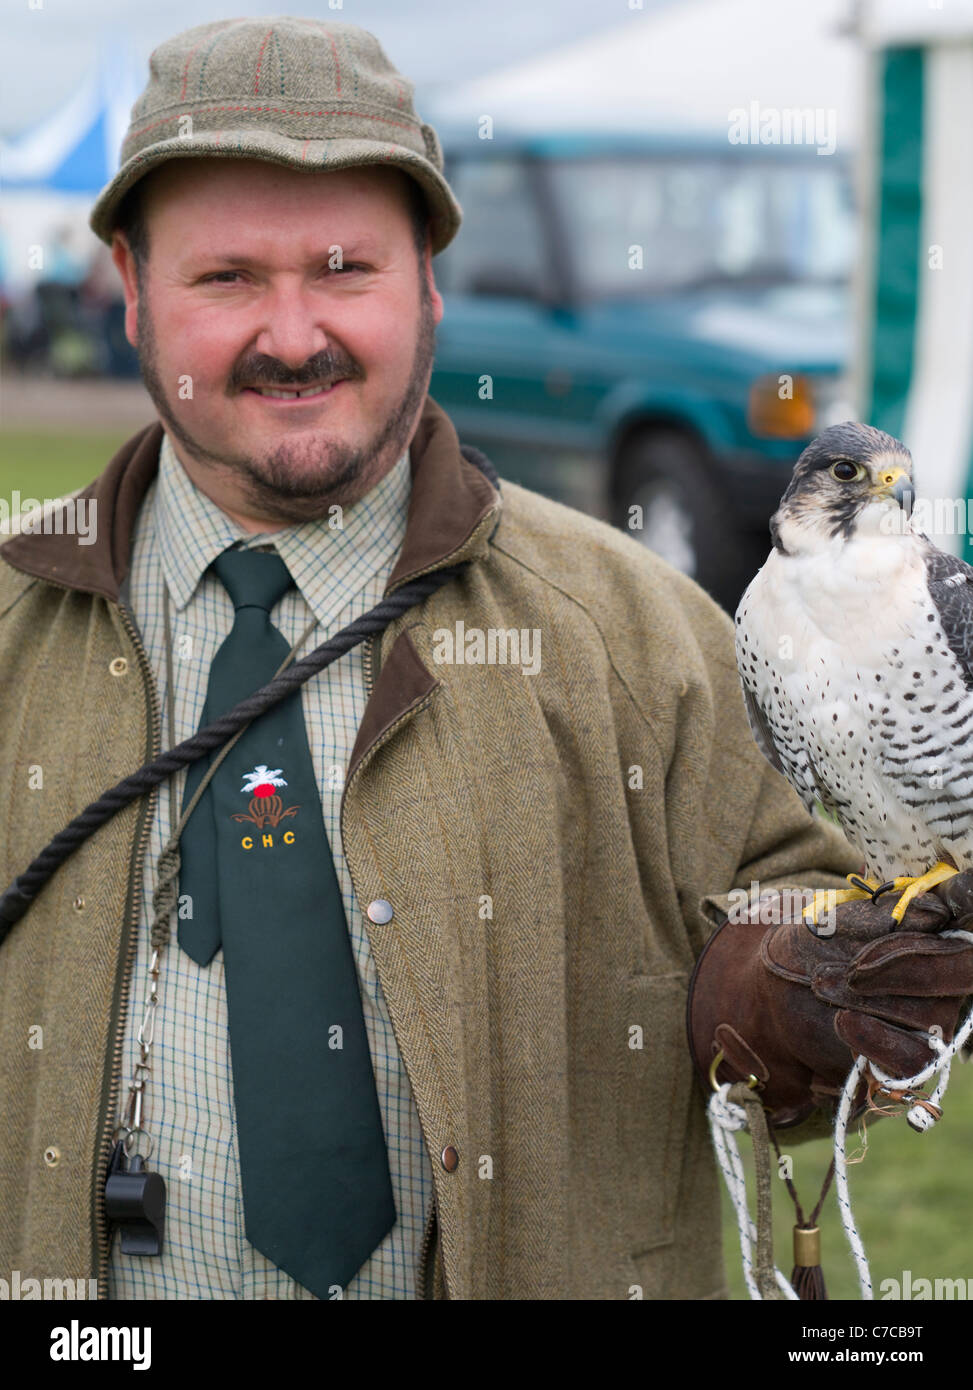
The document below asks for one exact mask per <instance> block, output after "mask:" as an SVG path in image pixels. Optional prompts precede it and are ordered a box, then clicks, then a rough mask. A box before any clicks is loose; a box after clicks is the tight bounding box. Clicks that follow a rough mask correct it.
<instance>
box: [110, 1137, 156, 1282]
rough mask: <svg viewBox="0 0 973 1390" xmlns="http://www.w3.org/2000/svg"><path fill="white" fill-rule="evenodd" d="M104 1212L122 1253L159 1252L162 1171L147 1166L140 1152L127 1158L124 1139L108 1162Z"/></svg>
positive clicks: (119, 1142) (147, 1253)
mask: <svg viewBox="0 0 973 1390" xmlns="http://www.w3.org/2000/svg"><path fill="white" fill-rule="evenodd" d="M105 1215H106V1216H107V1217H108V1219H109V1221H112V1222H115V1223H116V1224H117V1225H118V1227H119V1230H120V1233H121V1242H122V1243H121V1250H122V1254H123V1255H161V1254H162V1236H163V1229H164V1227H165V1219H166V1185H165V1182H164V1181H163V1178H162V1174H161V1173H150V1172H148V1171H147V1170H146V1167H145V1159H144V1158H143V1157H142V1155H141V1154H135V1155H134V1156H133V1157H132V1159H131V1160H129V1158H128V1156H127V1154H126V1153H125V1143H124V1140H119V1141H118V1143H117V1144H116V1145H115V1148H114V1150H113V1151H112V1156H111V1162H110V1163H109V1165H108V1178H107V1180H106V1182H105Z"/></svg>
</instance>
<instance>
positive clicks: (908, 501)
mask: <svg viewBox="0 0 973 1390" xmlns="http://www.w3.org/2000/svg"><path fill="white" fill-rule="evenodd" d="M872 492H874V493H875V495H876V496H877V497H893V498H894V499H895V501H896V502H898V504H899V506H900V507H901V508H902V510H903V511H904V512H905V514H906V516H911V515H912V506H913V503H914V502H915V496H916V494H915V488H914V487H913V486H912V479H911V478H910V477H909V472H908V469H905V468H899V467H898V465H892V466H890V467H885V468H880V469H878V471H877V474H876V486H875V487H873V488H872Z"/></svg>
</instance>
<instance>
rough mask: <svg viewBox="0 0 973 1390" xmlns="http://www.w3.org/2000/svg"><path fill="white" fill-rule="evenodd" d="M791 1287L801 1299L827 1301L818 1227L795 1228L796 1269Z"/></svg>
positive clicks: (792, 1274)
mask: <svg viewBox="0 0 973 1390" xmlns="http://www.w3.org/2000/svg"><path fill="white" fill-rule="evenodd" d="M791 1286H792V1288H793V1289H794V1292H795V1293H796V1294H797V1296H798V1298H799V1299H802V1300H804V1301H811V1300H814V1299H820V1300H825V1301H827V1298H828V1291H827V1289H826V1288H825V1286H824V1271H823V1270H822V1268H821V1231H820V1228H819V1227H817V1226H795V1227H794V1269H793V1272H792V1273H791Z"/></svg>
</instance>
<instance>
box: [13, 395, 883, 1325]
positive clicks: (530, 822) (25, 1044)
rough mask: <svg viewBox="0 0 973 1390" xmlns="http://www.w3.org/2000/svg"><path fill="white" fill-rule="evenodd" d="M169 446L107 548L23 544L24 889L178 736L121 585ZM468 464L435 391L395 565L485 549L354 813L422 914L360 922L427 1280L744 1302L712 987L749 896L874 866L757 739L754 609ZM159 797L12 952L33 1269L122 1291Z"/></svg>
mask: <svg viewBox="0 0 973 1390" xmlns="http://www.w3.org/2000/svg"><path fill="white" fill-rule="evenodd" d="M161 437H162V431H161V426H160V425H159V424H158V422H156V423H155V424H152V425H150V426H147V427H146V428H145V429H144V430H142V431H141V432H140V433H138V434H137V435H135V436H134V437H133V438H132V439H130V440H129V441H128V442H127V443H126V444H125V445H123V447H122V448H121V449H120V450H119V452H118V453H117V454H116V455H115V457H114V458H113V459H112V460H111V462H110V463H109V464H108V466H107V468H106V469H105V471H104V472H103V473H102V474H101V475H100V476H99V478H97V479H96V480H95V481H94V482H93V483H92V484H90V485H89V486H88V487H87V488H85V489H83V490H81V491H80V493H79V494H75V496H81V497H84V498H90V499H94V500H95V501H96V502H97V516H96V521H97V527H96V539H95V541H94V543H92V544H86V545H82V544H79V543H78V539H77V538H76V537H74V536H72V535H69V534H57V532H56V531H55V530H54V529H53V528H52V527H49V528H48V529H47V530H45V531H41V530H40V529H37V528H35V529H33V530H30V531H28V529H27V527H25V526H24V527H21V531H20V533H19V534H14V535H12V536H11V537H9V538H8V539H7V540H6V541H5V542H4V543H3V545H2V546H0V556H2V558H3V561H4V563H3V564H0V787H2V791H0V827H2V828H0V872H2V880H3V883H2V887H6V886H7V885H9V884H10V882H11V881H12V880H13V879H14V878H15V877H16V875H17V874H18V873H20V872H22V871H23V870H24V868H25V867H26V866H27V864H28V863H29V862H30V861H31V859H32V858H33V857H34V856H35V855H36V854H37V853H38V851H39V850H40V849H41V848H42V847H43V846H44V845H45V844H46V843H47V842H48V840H49V839H50V838H51V837H52V836H53V835H54V834H55V833H56V832H57V831H58V830H60V829H61V828H62V826H63V825H64V824H65V823H66V822H67V821H68V820H69V819H70V818H71V817H72V816H74V815H75V814H77V812H78V811H80V810H81V809H82V808H83V807H84V806H85V805H86V804H87V803H88V802H90V801H92V800H94V799H95V798H96V797H97V796H98V795H99V794H100V793H101V792H102V791H104V790H105V789H106V788H108V787H109V786H111V785H113V784H114V783H115V782H116V781H118V780H120V779H121V778H122V777H123V776H125V775H126V774H128V773H130V772H132V771H134V770H135V769H136V768H137V767H139V766H140V765H141V764H142V762H143V761H145V760H147V759H149V758H150V757H152V756H153V755H154V754H155V753H157V752H158V751H161V733H160V719H159V711H158V702H157V698H156V693H155V690H154V678H153V676H152V673H151V671H150V669H149V665H148V662H147V660H146V657H145V653H144V650H143V648H142V645H141V642H140V639H139V636H138V632H137V628H136V626H135V624H134V622H133V619H132V615H131V613H130V611H129V610H128V608H127V605H126V603H125V601H124V591H122V592H121V593H120V588H121V586H122V585H123V581H124V579H125V576H126V573H127V569H128V564H129V556H130V539H131V534H132V527H133V522H134V518H135V516H136V514H137V509H138V507H139V504H140V501H141V499H142V497H143V496H144V494H145V491H146V489H147V487H148V486H149V483H150V482H151V479H152V477H153V476H154V474H155V471H156V469H157V466H158V453H159V445H160V442H161ZM467 455H468V456H467ZM475 458H476V455H475V453H471V452H470V451H467V454H464V453H463V452H462V451H461V447H460V444H459V441H458V439H457V436H456V432H455V430H454V428H453V425H452V423H451V422H450V420H449V418H448V416H447V415H446V414H445V413H444V411H443V410H442V409H441V408H440V407H439V406H438V405H437V404H436V403H435V401H433V400H432V399H431V398H427V400H426V403H425V407H424V410H423V414H422V416H421V419H420V423H419V426H418V428H417V431H416V434H415V437H414V439H413V441H412V446H411V466H412V472H413V481H412V497H411V503H410V511H409V518H408V525H407V530H406V536H405V541H404V544H403V546H402V550H401V553H400V556H399V559H398V561H397V563H396V566H395V568H394V570H393V572H392V575H391V578H390V581H389V585H388V590H387V591H389V592H390V591H392V590H394V589H395V588H396V587H398V586H399V585H400V584H402V583H404V582H405V581H406V580H407V579H409V578H412V577H414V576H416V575H418V574H421V573H423V572H426V571H429V570H433V569H436V568H439V567H440V566H444V565H447V564H454V563H456V562H459V561H469V562H470V563H469V564H468V565H467V566H466V568H465V569H464V571H463V572H462V574H461V575H460V577H459V578H457V579H455V580H452V581H450V582H449V583H448V584H446V585H445V586H444V587H443V588H441V589H440V590H438V591H437V592H436V593H435V594H434V595H432V596H431V597H429V598H428V599H426V600H425V601H423V602H422V604H420V605H419V606H417V607H415V608H413V609H411V610H410V611H409V612H407V613H405V614H404V615H403V616H401V617H400V618H398V619H396V621H395V622H393V623H392V625H391V626H390V627H389V628H387V629H386V630H385V632H384V633H382V634H381V636H380V638H378V639H375V640H373V641H372V643H371V646H372V648H373V650H371V651H370V652H367V653H366V663H365V664H366V672H370V680H369V682H368V684H369V699H368V703H367V706H366V709H365V714H364V717H363V719H362V723H361V726H360V728H359V730H358V734H357V739H356V742H355V746H354V750H353V753H352V757H351V761H350V765H349V768H348V770H347V776H346V779H345V790H344V793H343V799H342V808H341V831H342V842H343V846H344V850H345V854H346V856H347V860H348V864H349V867H350V870H351V874H352V879H353V883H354V886H355V893H356V896H357V898H358V901H359V903H360V904H361V905H362V906H363V907H365V906H366V905H367V904H368V903H369V902H371V901H372V900H374V899H377V898H381V899H386V900H387V901H388V902H389V903H391V905H392V908H393V915H392V917H391V919H390V920H389V921H388V922H384V923H373V922H368V921H367V920H366V925H367V927H368V931H369V937H370V943H371V949H372V952H373V956H374V960H375V963H376V969H377V971H378V975H379V979H380V981H381V987H382V990H383V993H384V996H385V999H386V1002H387V1005H388V1008H389V1013H390V1017H391V1020H392V1024H393V1027H394V1030H395V1036H396V1040H397V1043H398V1046H399V1049H400V1051H401V1054H402V1057H403V1060H404V1064H405V1066H406V1068H407V1072H408V1075H409V1079H410V1083H411V1086H412V1090H413V1093H414V1097H415V1101H416V1105H417V1108H418V1113H419V1117H420V1121H421V1125H422V1130H423V1134H424V1137H425V1141H426V1144H427V1146H428V1152H429V1155H430V1158H431V1160H432V1162H433V1165H434V1169H435V1179H436V1182H435V1202H434V1205H433V1209H432V1213H431V1216H430V1222H429V1224H428V1226H427V1230H426V1240H425V1241H424V1245H423V1255H422V1261H421V1268H420V1270H419V1276H418V1277H419V1290H420V1296H423V1297H427V1298H451V1299H511V1298H525V1299H585V1298H593V1299H628V1298H637V1297H644V1298H648V1299H677V1298H688V1299H708V1298H722V1297H726V1296H727V1293H726V1286H725V1282H724V1274H723V1265H722V1257H721V1239H720V1203H719V1192H718V1175H717V1171H716V1167H715V1163H714V1160H713V1157H712V1153H711V1148H710V1142H709V1137H708V1131H707V1125H706V1118H705V1097H704V1095H703V1091H702V1089H701V1087H700V1085H699V1082H698V1080H697V1079H696V1077H695V1076H694V1071H693V1066H692V1063H691V1060H690V1053H689V1049H688V1045H687V1041H686V1035H685V1022H684V1013H685V1006H686V996H687V985H688V981H689V977H690V975H691V972H692V969H693V965H694V962H695V960H696V957H697V956H698V955H699V953H700V951H701V950H702V947H703V945H704V943H705V942H706V940H707V939H708V937H709V935H710V934H711V933H712V931H713V929H714V927H715V925H716V923H717V922H718V921H719V920H721V916H720V912H721V908H725V905H726V902H727V894H728V893H729V892H730V891H731V890H733V889H737V888H740V887H743V888H745V889H748V888H749V887H750V885H751V882H752V881H753V880H757V881H759V883H760V886H761V889H765V888H767V887H775V886H784V885H792V884H794V885H802V886H820V887H830V886H841V884H842V883H843V877H842V876H843V875H844V874H845V873H847V872H850V871H852V870H854V869H856V868H857V867H858V860H857V856H856V855H855V854H854V853H853V852H852V851H851V850H850V849H849V847H848V845H847V843H846V842H845V840H844V839H843V837H842V836H841V835H840V834H839V833H838V832H837V831H836V830H835V829H834V828H833V827H831V826H830V825H828V824H827V823H825V822H824V821H821V820H818V819H816V818H812V817H810V816H808V814H807V813H806V811H805V810H804V808H803V807H802V805H801V804H800V802H799V800H798V798H797V796H796V794H795V793H794V792H793V791H792V789H791V788H790V787H789V786H788V785H787V783H786V782H785V781H784V780H783V778H782V777H780V776H779V774H777V773H776V772H774V771H773V770H772V769H771V768H770V766H769V765H768V764H767V763H766V762H765V761H764V759H763V758H762V756H761V755H760V753H759V752H758V751H757V749H756V747H755V745H754V744H753V741H752V739H751V736H750V732H749V729H748V727H747V723H746V716H745V713H744V707H743V701H742V696H741V692H740V685H739V680H738V676H737V671H736V665H735V660H734V651H733V638H732V625H731V623H730V620H729V619H728V618H727V616H726V615H725V614H724V613H723V612H722V611H721V610H720V609H718V608H717V606H716V605H715V604H714V603H713V602H711V600H710V599H709V598H708V597H707V596H706V595H705V594H704V593H703V592H702V590H701V589H699V588H698V587H697V586H696V585H695V584H693V583H692V581H690V580H689V579H687V578H685V577H683V576H682V575H680V574H678V573H676V572H675V571H674V570H672V569H670V568H668V567H667V566H666V565H665V564H664V563H662V562H661V561H660V560H659V559H657V558H656V557H655V556H653V555H652V554H651V553H650V552H649V551H647V550H645V549H644V548H643V547H641V546H640V545H638V544H637V543H636V542H635V541H634V540H632V539H630V538H629V537H626V536H624V535H623V534H621V533H620V532H619V531H617V530H614V529H612V528H611V527H609V526H608V525H606V524H604V523H603V522H600V521H597V520H593V519H590V518H588V517H586V516H584V515H581V514H580V513H578V512H575V511H572V510H570V509H568V508H566V507H563V506H560V505H558V504H557V503H555V502H552V501H548V500H546V499H544V498H542V497H540V496H538V495H536V494H534V493H531V492H529V491H527V490H525V489H523V488H521V487H518V486H516V485H514V484H512V483H510V482H507V481H501V482H500V484H499V487H497V486H494V485H493V483H492V482H491V481H490V478H489V476H488V475H487V472H485V471H484V470H482V469H481V467H478V466H477V465H476V463H475V461H471V460H475ZM59 505H61V506H64V505H66V503H65V502H63V501H62V503H60V504H59ZM511 630H517V632H518V633H520V634H521V635H522V636H525V635H527V634H533V648H532V663H531V662H528V661H525V660H524V657H525V652H526V650H527V647H526V645H525V644H523V643H522V644H521V648H520V652H519V657H520V660H519V663H516V662H515V661H513V660H510V659H508V660H504V659H502V654H504V655H507V656H509V655H510V654H511V652H512V650H513V649H512V647H509V646H505V645H504V643H503V642H497V641H496V640H494V641H493V645H492V646H491V638H490V634H491V633H493V634H497V633H501V634H502V633H510V631H511ZM477 634H479V636H478V635H477ZM450 647H452V651H450ZM491 653H492V657H493V659H492V660H491V659H490V654H491ZM460 656H463V658H464V659H463V660H462V661H460V660H459V659H458V657H460ZM478 658H480V659H478ZM538 658H539V659H538ZM38 769H40V770H41V773H42V786H41V785H39V784H38V777H37V770H38ZM152 796H154V793H153V794H152V795H151V796H144V797H142V798H141V799H140V800H139V801H138V802H135V803H133V804H131V805H130V806H128V807H127V808H126V809H125V810H123V811H121V812H120V813H118V814H117V815H116V816H115V817H114V818H113V819H112V820H111V821H109V822H108V823H107V824H106V825H105V826H103V827H102V828H101V829H100V830H99V831H97V832H96V833H95V834H94V835H93V836H92V837H91V838H90V839H88V840H87V842H86V843H85V844H84V845H83V846H82V847H81V848H80V849H78V850H77V851H76V852H75V853H74V854H73V855H72V857H71V858H70V859H68V860H67V862H66V863H65V864H64V865H62V866H61V868H60V869H58V871H57V872H56V874H55V875H54V877H53V878H52V880H51V881H50V882H49V883H48V884H47V885H46V887H45V888H44V889H42V891H41V892H40V893H39V894H38V896H37V898H36V900H35V901H34V903H33V904H32V906H31V907H30V909H29V910H28V911H27V912H26V914H25V915H24V916H23V918H22V919H21V920H20V921H19V922H18V923H17V924H16V925H15V926H14V927H13V929H12V930H11V932H10V934H9V936H8V938H7V940H6V942H5V943H4V945H3V947H2V948H0V1115H2V1117H3V1118H2V1124H0V1276H3V1277H6V1278H8V1279H9V1277H10V1273H11V1272H12V1271H14V1270H19V1271H20V1277H21V1279H22V1280H23V1279H25V1278H28V1277H35V1278H39V1279H44V1278H62V1279H63V1278H93V1279H97V1280H98V1281H99V1283H98V1289H99V1295H100V1296H101V1297H104V1296H105V1269H106V1264H107V1256H108V1250H109V1233H108V1229H107V1227H106V1222H105V1215H104V1207H103V1197H102V1189H103V1182H104V1176H105V1168H106V1164H107V1159H108V1156H109V1152H110V1141H111V1131H112V1129H113V1127H114V1125H115V1123H116V1118H117V1112H118V1099H119V1092H120V1087H121V1084H122V1067H121V1048H122V1035H123V1022H124V1017H125V1011H126V1010H127V1009H128V1008H130V1007H138V1006H139V1002H140V993H139V991H140V989H141V986H140V984H139V983H138V982H133V980H132V971H131V966H132V961H133V959H134V936H133V932H134V924H135V923H136V921H137V920H138V908H139V901H140V899H139V894H140V893H141V891H142V885H141V882H140V878H141V861H142V857H143V849H144V837H145V835H146V833H147V824H148V814H149V808H150V805H151V802H152ZM163 968H164V967H163ZM38 1026H39V1027H40V1028H41V1029H42V1033H41V1034H38V1032H37V1028H38ZM38 1036H41V1037H42V1038H43V1044H42V1046H37V1045H36V1038H37V1037H38ZM801 1131H802V1132H800V1133H799V1132H797V1131H794V1132H793V1133H791V1134H789V1139H788V1142H789V1143H791V1142H797V1141H799V1140H800V1139H801V1138H802V1137H807V1135H808V1134H810V1133H811V1132H812V1128H810V1127H808V1126H802V1127H801Z"/></svg>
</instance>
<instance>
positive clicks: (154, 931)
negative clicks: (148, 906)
mask: <svg viewBox="0 0 973 1390" xmlns="http://www.w3.org/2000/svg"><path fill="white" fill-rule="evenodd" d="M162 616H163V622H164V624H165V643H166V714H167V718H168V726H169V745H170V747H173V746H175V742H176V728H175V725H176V715H175V695H174V687H173V670H172V628H171V626H170V621H169V590H168V588H167V587H166V586H165V585H163V595H162ZM317 626H318V619H317V618H312V619H311V621H310V622H309V623H308V625H307V627H305V629H304V631H303V632H302V633H301V635H300V637H298V639H297V641H296V642H295V643H294V645H293V647H291V649H290V651H289V652H288V653H287V655H286V656H285V657H284V660H283V661H282V662H281V663H280V665H279V666H278V667H277V670H276V671H275V672H274V674H273V677H272V682H273V681H274V680H276V679H277V677H278V676H279V675H280V674H281V672H282V671H284V670H285V669H286V668H287V667H288V666H290V664H291V662H292V661H293V660H294V657H295V656H296V655H297V653H298V652H299V651H300V649H301V647H303V645H304V643H305V642H306V641H307V639H308V637H310V635H311V633H312V632H313V631H314V629H315V628H316V627H317ZM272 682H271V683H272ZM264 688H265V689H266V688H267V687H264ZM251 698H252V697H251ZM237 708H239V706H238V707H237ZM254 718H256V716H254ZM252 723H253V719H248V720H247V722H246V724H241V725H240V727H239V728H238V729H237V731H236V733H235V734H234V735H233V737H232V738H231V739H229V740H228V742H226V743H224V745H223V747H222V748H221V749H220V751H219V752H218V753H217V754H216V756H215V758H214V759H213V761H212V763H211V764H210V766H209V767H208V768H207V769H206V772H205V773H204V774H203V779H202V781H201V782H200V784H199V786H198V787H197V788H196V790H195V792H194V793H193V795H192V798H191V800H190V801H189V803H188V805H187V806H186V809H185V810H184V811H183V813H182V815H181V816H179V818H178V820H177V818H176V798H175V795H174V793H173V789H172V788H171V787H170V795H169V842H168V844H167V845H166V846H165V848H164V849H163V850H162V853H161V854H160V855H159V858H158V859H157V861H156V886H155V891H154V893H153V894H152V927H151V934H150V939H151V942H152V948H153V950H155V951H161V950H162V949H163V948H164V947H165V946H167V945H168V944H169V935H170V925H169V924H170V922H171V919H172V912H173V909H174V908H175V907H176V904H177V901H178V890H177V881H178V877H179V867H180V860H179V839H180V836H181V835H182V832H183V830H184V829H185V828H186V823H187V821H188V820H189V817H190V816H191V815H192V813H193V811H195V809H196V805H197V803H198V801H199V799H200V797H201V796H202V795H203V793H204V792H205V790H206V788H207V787H208V786H209V784H210V781H211V779H212V778H213V775H214V774H215V772H216V770H217V768H218V767H219V766H220V764H221V763H222V761H223V759H224V758H225V757H226V756H227V755H228V753H229V752H230V750H231V749H232V747H233V745H234V744H235V743H236V742H237V740H238V739H239V738H241V737H242V735H243V734H244V732H245V731H246V730H247V729H248V728H249V727H250V725H251V724H252Z"/></svg>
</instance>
